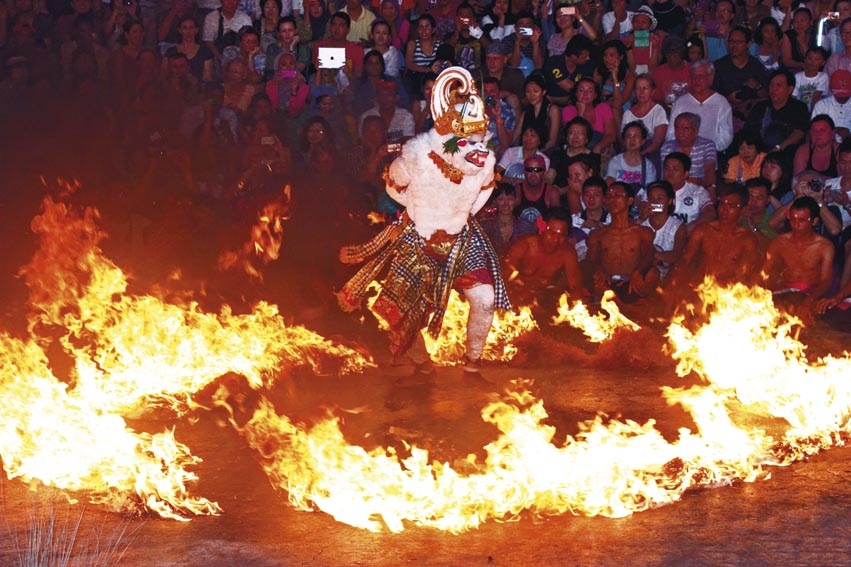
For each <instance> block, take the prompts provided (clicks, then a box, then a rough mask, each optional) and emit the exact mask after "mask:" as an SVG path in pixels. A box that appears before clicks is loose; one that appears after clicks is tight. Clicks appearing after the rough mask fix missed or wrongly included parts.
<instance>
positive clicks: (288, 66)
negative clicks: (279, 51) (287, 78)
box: [278, 53, 296, 71]
mask: <svg viewBox="0 0 851 567" xmlns="http://www.w3.org/2000/svg"><path fill="white" fill-rule="evenodd" d="M295 66H296V60H295V55H293V54H292V53H284V54H283V55H281V57H280V58H279V59H278V71H295Z"/></svg>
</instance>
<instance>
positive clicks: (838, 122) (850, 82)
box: [812, 69, 851, 138]
mask: <svg viewBox="0 0 851 567" xmlns="http://www.w3.org/2000/svg"><path fill="white" fill-rule="evenodd" d="M830 92H831V95H830V96H827V97H824V98H821V99H819V100H818V101H817V102H816V103H815V104H814V105H813V112H812V116H813V117H815V116H818V115H819V114H827V115H828V116H830V117H831V118H832V119H833V124H834V126H836V129H835V130H834V132H835V133H836V135H837V136H839V137H840V138H847V137H848V136H849V135H851V71H848V70H847V69H838V70H836V71H834V72H833V75H831V76H830Z"/></svg>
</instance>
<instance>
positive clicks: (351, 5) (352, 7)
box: [346, 0, 363, 11]
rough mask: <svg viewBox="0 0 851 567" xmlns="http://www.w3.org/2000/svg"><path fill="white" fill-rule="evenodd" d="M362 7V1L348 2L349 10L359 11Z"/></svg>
mask: <svg viewBox="0 0 851 567" xmlns="http://www.w3.org/2000/svg"><path fill="white" fill-rule="evenodd" d="M362 5H363V2H361V0H346V9H348V10H355V11H357V10H358V9H359V8H360V7H361V6H362Z"/></svg>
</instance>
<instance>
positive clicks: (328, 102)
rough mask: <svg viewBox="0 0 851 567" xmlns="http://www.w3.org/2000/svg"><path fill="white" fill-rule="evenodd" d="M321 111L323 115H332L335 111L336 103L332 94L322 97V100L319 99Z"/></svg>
mask: <svg viewBox="0 0 851 567" xmlns="http://www.w3.org/2000/svg"><path fill="white" fill-rule="evenodd" d="M318 106H319V112H320V113H321V114H322V115H323V116H330V115H331V114H332V113H333V112H334V108H335V107H336V104H335V103H334V99H333V98H332V97H330V96H324V97H322V100H320V101H319V105H318Z"/></svg>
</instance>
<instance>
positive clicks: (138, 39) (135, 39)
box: [127, 24, 145, 45]
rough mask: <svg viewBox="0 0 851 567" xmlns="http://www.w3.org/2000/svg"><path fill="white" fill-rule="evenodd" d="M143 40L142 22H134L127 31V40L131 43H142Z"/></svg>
mask: <svg viewBox="0 0 851 567" xmlns="http://www.w3.org/2000/svg"><path fill="white" fill-rule="evenodd" d="M144 40H145V29H144V28H143V27H142V24H134V25H133V27H131V28H130V31H128V32H127V42H128V43H131V44H133V45H142V42H143V41H144Z"/></svg>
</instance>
